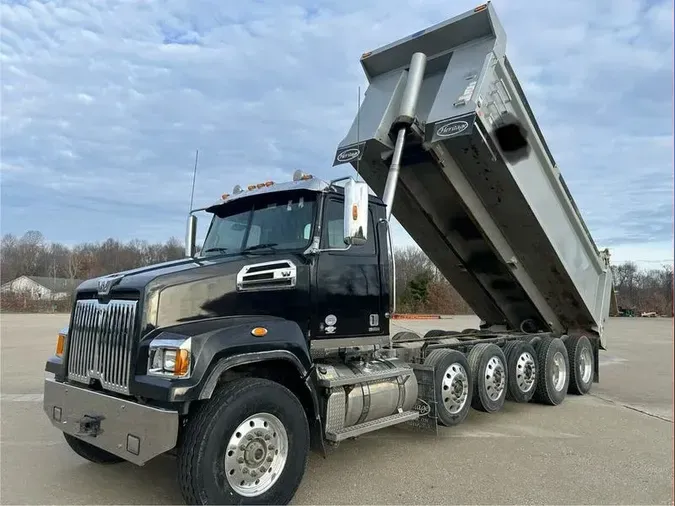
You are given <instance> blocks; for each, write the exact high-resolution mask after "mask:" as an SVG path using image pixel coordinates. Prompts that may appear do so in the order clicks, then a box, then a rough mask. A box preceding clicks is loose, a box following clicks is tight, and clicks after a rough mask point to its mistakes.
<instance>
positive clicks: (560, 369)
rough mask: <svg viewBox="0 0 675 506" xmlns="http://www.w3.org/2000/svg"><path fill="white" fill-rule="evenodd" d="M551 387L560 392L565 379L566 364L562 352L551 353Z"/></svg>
mask: <svg viewBox="0 0 675 506" xmlns="http://www.w3.org/2000/svg"><path fill="white" fill-rule="evenodd" d="M551 373H552V379H553V388H555V389H556V390H557V391H558V392H560V391H561V390H562V389H563V388H564V387H565V380H566V379H567V366H566V365H565V357H563V354H562V352H560V351H558V352H556V354H555V355H553V367H552V368H551Z"/></svg>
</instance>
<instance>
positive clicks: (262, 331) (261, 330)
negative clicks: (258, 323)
mask: <svg viewBox="0 0 675 506" xmlns="http://www.w3.org/2000/svg"><path fill="white" fill-rule="evenodd" d="M251 335H252V336H255V337H263V336H266V335H267V329H266V328H265V327H256V328H254V329H253V330H251Z"/></svg>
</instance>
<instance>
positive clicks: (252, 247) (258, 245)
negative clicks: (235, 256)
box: [241, 242, 278, 253]
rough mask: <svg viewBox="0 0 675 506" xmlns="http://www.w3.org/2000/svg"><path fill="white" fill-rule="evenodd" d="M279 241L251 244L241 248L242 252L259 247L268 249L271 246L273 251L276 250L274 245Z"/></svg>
mask: <svg viewBox="0 0 675 506" xmlns="http://www.w3.org/2000/svg"><path fill="white" fill-rule="evenodd" d="M277 244H278V243H276V242H266V243H263V244H256V245H255V246H249V247H248V248H244V249H243V250H241V252H242V253H248V252H249V251H254V250H258V249H266V248H269V249H271V250H272V251H274V246H276V245H277Z"/></svg>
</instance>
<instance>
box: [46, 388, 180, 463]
mask: <svg viewBox="0 0 675 506" xmlns="http://www.w3.org/2000/svg"><path fill="white" fill-rule="evenodd" d="M43 408H44V410H45V413H46V414H47V417H49V419H50V420H51V422H52V424H53V425H54V426H55V427H57V428H58V429H59V430H61V431H63V432H66V433H68V434H71V435H73V436H76V437H78V438H80V439H82V440H83V441H86V442H87V443H90V444H92V445H94V446H97V447H99V448H101V449H103V450H106V451H108V452H110V453H113V454H115V455H117V456H119V457H122V458H123V459H125V460H128V461H129V462H133V463H134V464H138V465H143V464H144V463H145V462H147V461H148V460H150V459H152V458H154V457H156V456H157V455H160V454H162V453H165V452H167V451H169V450H171V449H172V448H173V447H175V446H176V442H177V439H178V412H177V411H169V410H165V409H158V408H153V407H150V406H143V405H141V404H136V403H134V402H129V401H126V400H122V399H118V398H116V397H112V396H110V395H106V394H104V393H101V392H95V391H92V390H88V389H86V388H81V387H76V386H73V385H66V384H64V383H59V382H57V381H55V380H53V379H51V378H46V379H45V384H44V404H43Z"/></svg>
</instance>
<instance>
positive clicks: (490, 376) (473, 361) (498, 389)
mask: <svg viewBox="0 0 675 506" xmlns="http://www.w3.org/2000/svg"><path fill="white" fill-rule="evenodd" d="M469 367H470V369H471V377H472V379H473V397H472V399H471V405H472V406H473V408H474V409H476V410H478V411H485V412H486V413H494V412H495V411H499V410H500V409H501V408H502V406H504V401H505V400H506V389H507V384H508V372H507V369H506V357H505V356H504V352H503V351H502V349H501V348H500V347H499V346H497V345H496V344H492V343H489V344H488V343H480V344H477V345H476V346H474V347H473V348H472V349H471V351H470V352H469Z"/></svg>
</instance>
